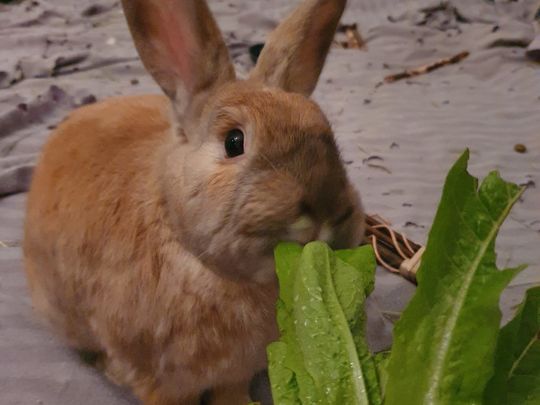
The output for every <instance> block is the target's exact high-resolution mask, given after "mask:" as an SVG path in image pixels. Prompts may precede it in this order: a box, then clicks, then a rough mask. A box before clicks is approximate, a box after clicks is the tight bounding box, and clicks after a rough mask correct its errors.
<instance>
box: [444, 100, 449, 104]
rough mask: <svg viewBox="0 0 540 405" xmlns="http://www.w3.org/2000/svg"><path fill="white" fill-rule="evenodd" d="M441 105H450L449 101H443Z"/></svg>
mask: <svg viewBox="0 0 540 405" xmlns="http://www.w3.org/2000/svg"><path fill="white" fill-rule="evenodd" d="M442 103H443V104H444V105H447V104H450V100H444V101H443V102H442Z"/></svg>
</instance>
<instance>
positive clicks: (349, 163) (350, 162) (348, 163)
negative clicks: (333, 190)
mask: <svg viewBox="0 0 540 405" xmlns="http://www.w3.org/2000/svg"><path fill="white" fill-rule="evenodd" d="M344 163H345V164H346V165H352V164H353V163H354V162H353V161H352V160H346V161H345V162H344Z"/></svg>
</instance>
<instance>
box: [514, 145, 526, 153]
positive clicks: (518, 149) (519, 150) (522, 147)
mask: <svg viewBox="0 0 540 405" xmlns="http://www.w3.org/2000/svg"><path fill="white" fill-rule="evenodd" d="M514 150H515V151H516V152H517V153H525V152H527V147H526V146H525V145H523V144H522V143H516V144H515V145H514Z"/></svg>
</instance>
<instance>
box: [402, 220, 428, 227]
mask: <svg viewBox="0 0 540 405" xmlns="http://www.w3.org/2000/svg"><path fill="white" fill-rule="evenodd" d="M405 228H425V227H424V226H423V225H418V224H417V223H416V222H412V221H407V222H405Z"/></svg>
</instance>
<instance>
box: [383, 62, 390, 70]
mask: <svg viewBox="0 0 540 405" xmlns="http://www.w3.org/2000/svg"><path fill="white" fill-rule="evenodd" d="M382 67H383V69H390V65H389V64H388V63H383V64H382Z"/></svg>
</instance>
